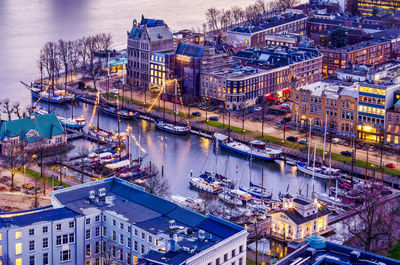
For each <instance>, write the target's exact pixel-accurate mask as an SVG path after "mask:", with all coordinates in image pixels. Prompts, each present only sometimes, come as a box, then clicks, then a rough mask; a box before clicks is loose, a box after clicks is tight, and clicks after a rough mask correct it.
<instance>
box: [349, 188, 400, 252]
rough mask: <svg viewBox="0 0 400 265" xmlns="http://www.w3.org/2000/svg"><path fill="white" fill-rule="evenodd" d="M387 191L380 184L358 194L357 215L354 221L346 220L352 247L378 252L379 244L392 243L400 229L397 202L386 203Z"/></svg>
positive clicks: (355, 208) (355, 209)
mask: <svg viewBox="0 0 400 265" xmlns="http://www.w3.org/2000/svg"><path fill="white" fill-rule="evenodd" d="M384 192H385V189H384V188H383V186H382V185H381V184H379V183H371V184H370V186H368V187H367V188H364V189H362V190H360V192H359V193H358V194H357V195H358V198H359V200H360V204H359V205H358V206H356V207H354V208H353V209H354V211H355V215H354V217H353V218H352V220H346V221H345V222H344V226H345V227H346V228H347V229H346V230H347V231H348V233H349V235H350V236H351V239H350V240H349V243H350V245H352V246H357V247H358V248H364V249H365V250H366V251H372V250H377V249H378V248H380V247H381V246H380V245H379V242H390V241H391V240H392V239H393V238H392V236H393V235H396V233H395V232H396V231H398V228H399V222H398V219H397V212H395V210H398V205H397V201H395V202H393V201H392V202H385V201H384V200H383V198H382V197H383V196H382V195H383V194H384Z"/></svg>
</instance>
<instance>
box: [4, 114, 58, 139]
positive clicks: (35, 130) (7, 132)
mask: <svg viewBox="0 0 400 265" xmlns="http://www.w3.org/2000/svg"><path fill="white" fill-rule="evenodd" d="M0 126H1V128H0V140H1V141H3V140H4V138H5V137H16V136H19V137H20V139H21V140H26V141H27V142H28V143H31V142H35V141H37V140H39V139H42V138H47V139H50V138H51V137H53V136H57V135H61V134H64V129H63V127H62V126H61V124H60V122H59V120H58V118H57V116H56V114H55V113H53V112H52V113H49V114H45V115H35V116H33V117H28V118H23V119H18V120H12V121H5V122H3V123H2V124H1V125H0Z"/></svg>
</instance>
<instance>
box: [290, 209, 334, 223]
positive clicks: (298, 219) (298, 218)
mask: <svg viewBox="0 0 400 265" xmlns="http://www.w3.org/2000/svg"><path fill="white" fill-rule="evenodd" d="M283 213H284V214H285V215H286V216H287V217H288V218H289V219H290V220H292V221H293V222H295V223H296V224H297V225H300V224H304V223H306V222H309V221H311V220H314V219H316V218H317V216H319V217H321V216H324V215H327V214H329V213H330V211H329V210H328V209H327V208H326V207H324V206H323V207H321V208H320V209H318V213H316V214H312V215H309V216H306V217H304V216H302V215H301V214H300V213H299V212H297V211H296V210H295V209H293V208H290V209H288V210H284V211H283Z"/></svg>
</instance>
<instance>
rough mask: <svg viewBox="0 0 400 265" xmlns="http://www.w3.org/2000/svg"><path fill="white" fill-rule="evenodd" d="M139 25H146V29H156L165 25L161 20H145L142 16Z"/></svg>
mask: <svg viewBox="0 0 400 265" xmlns="http://www.w3.org/2000/svg"><path fill="white" fill-rule="evenodd" d="M140 25H143V26H144V25H146V26H147V27H148V28H152V27H157V26H161V25H166V24H165V23H164V20H161V19H154V18H145V17H144V16H143V15H142V20H141V21H140Z"/></svg>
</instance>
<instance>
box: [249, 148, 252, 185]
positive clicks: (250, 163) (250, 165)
mask: <svg viewBox="0 0 400 265" xmlns="http://www.w3.org/2000/svg"><path fill="white" fill-rule="evenodd" d="M252 160H253V144H252V143H251V142H250V161H249V179H250V182H249V187H251V168H252Z"/></svg>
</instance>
